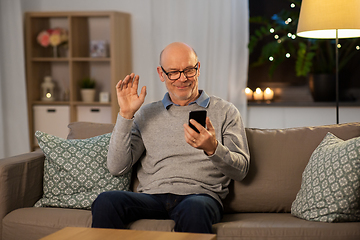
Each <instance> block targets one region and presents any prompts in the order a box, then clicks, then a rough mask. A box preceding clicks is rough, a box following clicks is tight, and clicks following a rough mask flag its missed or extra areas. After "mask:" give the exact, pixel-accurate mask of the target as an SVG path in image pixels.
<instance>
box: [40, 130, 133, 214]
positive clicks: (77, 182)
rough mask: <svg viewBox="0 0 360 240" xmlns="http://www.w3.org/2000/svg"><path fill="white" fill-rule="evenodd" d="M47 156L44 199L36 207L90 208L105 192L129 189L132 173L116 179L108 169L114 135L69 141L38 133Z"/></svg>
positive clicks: (41, 146)
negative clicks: (107, 159) (108, 153)
mask: <svg viewBox="0 0 360 240" xmlns="http://www.w3.org/2000/svg"><path fill="white" fill-rule="evenodd" d="M35 136H36V138H37V140H38V143H39V146H40V148H41V150H42V151H43V152H44V155H45V163H44V183H43V191H44V194H43V197H42V198H41V199H40V200H39V201H37V202H36V203H35V207H45V206H48V207H66V208H82V209H90V208H91V204H92V202H93V201H94V200H95V198H96V197H97V196H98V195H99V194H100V193H101V192H104V191H110V190H124V191H127V190H129V185H130V178H131V171H130V172H129V173H127V174H125V175H123V176H118V177H116V176H113V175H111V174H110V172H109V170H108V169H107V166H106V157H107V152H108V147H109V141H110V137H111V133H107V134H104V135H100V136H96V137H93V138H88V139H71V140H66V139H63V138H59V137H56V136H53V135H50V134H47V133H43V132H40V131H37V132H36V133H35Z"/></svg>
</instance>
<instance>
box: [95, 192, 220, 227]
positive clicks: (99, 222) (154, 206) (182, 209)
mask: <svg viewBox="0 0 360 240" xmlns="http://www.w3.org/2000/svg"><path fill="white" fill-rule="evenodd" d="M91 211H92V216H93V222H92V227H93V228H119V229H124V228H125V226H126V225H127V224H129V223H130V222H133V221H136V220H139V219H172V220H174V221H175V231H176V232H193V233H212V224H215V223H217V222H219V221H220V220H221V218H222V214H223V209H222V206H221V205H220V203H219V202H218V201H217V200H215V199H214V198H212V197H211V196H208V195H205V194H193V195H184V196H182V195H174V194H154V195H151V194H144V193H134V192H124V191H110V192H104V193H101V194H100V195H99V196H98V197H97V199H96V200H95V201H94V203H93V204H92V210H91Z"/></svg>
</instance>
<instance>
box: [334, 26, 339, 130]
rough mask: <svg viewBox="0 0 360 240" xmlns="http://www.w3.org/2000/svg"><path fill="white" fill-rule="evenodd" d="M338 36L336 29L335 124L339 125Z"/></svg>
mask: <svg viewBox="0 0 360 240" xmlns="http://www.w3.org/2000/svg"><path fill="white" fill-rule="evenodd" d="M338 44H339V36H338V29H336V44H335V58H336V60H335V61H336V64H335V65H336V66H335V67H336V79H335V81H336V124H339V48H338Z"/></svg>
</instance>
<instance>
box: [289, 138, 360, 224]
mask: <svg viewBox="0 0 360 240" xmlns="http://www.w3.org/2000/svg"><path fill="white" fill-rule="evenodd" d="M359 205H360V137H357V138H353V139H349V140H347V141H344V140H341V139H339V138H337V137H336V136H334V135H333V134H332V133H327V135H326V136H325V138H324V139H323V140H322V142H321V143H320V145H319V146H318V147H317V148H316V149H315V151H314V152H313V154H312V155H311V157H310V160H309V162H308V164H307V166H306V168H305V170H304V172H303V175H302V183H301V188H300V191H299V192H298V194H297V196H296V199H295V201H294V202H293V203H292V206H291V214H293V215H294V216H297V217H299V218H303V219H306V220H311V221H320V222H347V221H360V206H359Z"/></svg>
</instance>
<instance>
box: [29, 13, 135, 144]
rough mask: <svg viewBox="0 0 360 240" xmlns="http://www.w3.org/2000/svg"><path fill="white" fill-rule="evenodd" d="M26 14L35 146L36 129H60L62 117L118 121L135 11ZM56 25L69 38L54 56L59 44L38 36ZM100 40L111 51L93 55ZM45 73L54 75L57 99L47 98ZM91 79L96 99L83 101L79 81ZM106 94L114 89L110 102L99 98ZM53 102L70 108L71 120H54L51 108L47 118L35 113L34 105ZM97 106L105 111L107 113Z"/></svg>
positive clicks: (31, 119)
mask: <svg viewBox="0 0 360 240" xmlns="http://www.w3.org/2000/svg"><path fill="white" fill-rule="evenodd" d="M25 18H26V19H25V30H26V31H25V45H26V67H27V77H26V82H27V98H28V116H29V131H30V147H31V149H34V148H35V147H36V145H37V144H36V142H35V140H34V137H33V136H34V133H35V131H36V130H40V129H44V128H45V129H49V128H50V129H52V128H58V127H59V121H60V122H61V125H67V124H68V122H75V121H79V120H81V121H86V120H87V119H88V118H89V119H88V121H92V122H94V121H97V122H104V123H105V122H106V123H108V122H115V121H116V116H117V113H118V110H119V109H118V105H117V99H116V92H115V88H114V86H115V85H116V83H117V81H118V80H119V79H121V78H123V77H124V76H126V75H127V74H129V73H130V72H131V68H132V67H131V63H132V59H131V39H130V15H129V14H127V13H120V12H114V11H103V12H27V13H26V14H25ZM56 27H60V28H62V29H66V30H67V35H68V41H67V43H66V44H65V45H60V46H58V47H57V49H56V50H57V51H56V54H57V55H56V56H54V53H55V51H54V49H53V47H51V46H49V47H43V46H41V45H40V44H39V43H38V42H37V36H38V34H39V33H40V32H41V31H43V30H47V29H53V28H56ZM98 42H100V45H99V46H100V47H105V48H104V50H105V55H101V54H100V55H99V54H98V55H97V54H91V53H90V47H92V46H93V45H94V43H95V45H96V44H97V43H98ZM104 43H105V44H106V45H105V46H104ZM91 44H93V45H91ZM101 44H102V45H101ZM96 47H98V46H96ZM102 53H104V51H103V52H102ZM94 56H97V57H94ZM45 76H51V78H52V80H53V82H54V83H55V94H54V95H55V100H54V101H42V100H41V99H42V89H41V84H42V83H43V81H44V77H45ZM85 77H91V78H93V79H95V80H96V88H95V89H96V97H95V102H92V103H84V102H82V99H81V94H80V85H79V81H80V80H81V79H83V78H85ZM100 92H109V93H110V100H109V102H107V103H104V102H99V93H100ZM49 105H51V108H52V109H53V108H56V106H58V107H63V106H65V107H67V109H68V110H67V111H68V119H67V120H65V118H67V116H65V117H63V118H61V120H58V121H52V120H50V119H52V116H53V115H51V116H50V114H51V113H53V112H51V113H50V112H49V113H48V112H46V111H45V113H44V114H45V118H44V119H42V120H41V121H40V120H39V117H35V110H34V109H38V108H37V107H41V106H46V107H48V106H49ZM84 107H85V108H84ZM84 109H87V110H84ZM91 109H99V110H100V111H101V114H102V116H101V117H100V114H99V112H95V111H92V110H91ZM89 111H90V112H89ZM47 115H49V116H47Z"/></svg>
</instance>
